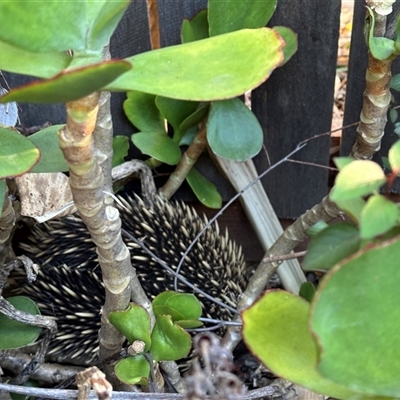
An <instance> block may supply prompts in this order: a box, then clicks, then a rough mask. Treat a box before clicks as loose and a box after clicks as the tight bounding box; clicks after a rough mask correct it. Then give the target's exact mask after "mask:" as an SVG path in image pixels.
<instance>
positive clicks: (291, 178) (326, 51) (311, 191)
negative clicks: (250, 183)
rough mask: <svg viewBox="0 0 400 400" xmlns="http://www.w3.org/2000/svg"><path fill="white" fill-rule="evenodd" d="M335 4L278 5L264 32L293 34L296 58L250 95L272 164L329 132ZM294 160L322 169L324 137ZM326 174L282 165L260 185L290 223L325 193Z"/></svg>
mask: <svg viewBox="0 0 400 400" xmlns="http://www.w3.org/2000/svg"><path fill="white" fill-rule="evenodd" d="M339 23H340V0H330V1H318V2H316V1H314V0H298V1H296V2H293V1H290V2H285V1H280V2H279V1H278V7H277V10H276V13H275V14H274V16H273V19H272V21H271V23H270V24H269V25H270V26H274V25H283V26H287V27H289V28H291V29H292V30H293V31H294V32H296V33H297V34H298V44H299V49H298V52H297V53H296V54H295V55H294V57H293V58H292V59H291V60H290V61H289V62H288V63H287V64H286V65H284V66H283V67H282V68H279V69H277V70H276V71H274V72H273V74H272V75H271V77H270V78H269V79H268V81H267V82H265V83H264V84H263V85H261V87H259V88H258V89H256V90H254V91H253V94H252V107H253V111H254V113H255V114H256V115H257V117H258V119H259V121H260V123H261V125H262V127H263V129H264V137H265V139H264V143H265V146H266V148H267V150H268V154H269V157H270V159H271V162H272V163H275V162H277V161H279V160H280V159H282V158H283V157H284V156H285V155H286V154H287V153H289V152H290V151H291V150H293V149H294V148H295V147H296V146H297V144H298V143H300V142H301V141H302V140H304V139H306V138H309V137H311V136H313V135H316V134H320V133H323V132H327V131H329V130H330V127H331V119H332V107H333V92H334V79H335V71H336V58H337V44H338V37H339ZM294 158H296V159H298V160H304V161H306V162H311V163H316V164H322V165H327V164H328V162H329V137H328V136H326V137H323V138H320V139H317V140H314V141H311V142H309V144H308V145H307V146H306V148H305V149H302V150H301V151H300V152H299V153H297V155H296V157H294ZM255 163H256V166H257V168H258V171H259V172H262V171H264V170H265V169H266V168H268V161H267V159H266V157H265V155H264V154H263V153H261V154H260V155H258V156H257V158H256V160H255ZM327 177H328V172H327V170H326V169H322V168H317V167H313V166H306V165H301V164H293V163H285V164H283V165H281V166H279V167H278V168H277V169H276V170H274V171H272V172H271V173H269V174H268V175H267V176H266V177H265V178H264V180H263V184H264V187H265V189H266V192H267V194H268V196H269V198H270V200H271V203H272V205H273V206H274V208H275V210H276V213H277V214H278V216H279V217H283V218H286V217H290V218H295V217H298V216H299V215H301V214H302V213H304V212H305V211H306V210H307V209H308V208H310V207H312V206H313V205H315V204H317V203H318V202H319V201H320V200H321V199H322V197H323V196H325V195H326V193H327Z"/></svg>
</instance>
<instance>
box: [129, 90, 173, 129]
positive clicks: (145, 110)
mask: <svg viewBox="0 0 400 400" xmlns="http://www.w3.org/2000/svg"><path fill="white" fill-rule="evenodd" d="M123 107H124V111H125V114H126V116H127V117H128V119H129V121H131V122H132V124H133V125H134V126H135V127H136V128H137V129H138V130H140V131H143V132H145V131H154V132H158V131H160V132H164V131H165V127H164V118H163V116H162V114H161V113H160V111H159V109H158V108H157V106H156V96H155V95H154V94H147V93H143V92H137V91H131V92H128V96H127V99H126V100H125V101H124V106H123Z"/></svg>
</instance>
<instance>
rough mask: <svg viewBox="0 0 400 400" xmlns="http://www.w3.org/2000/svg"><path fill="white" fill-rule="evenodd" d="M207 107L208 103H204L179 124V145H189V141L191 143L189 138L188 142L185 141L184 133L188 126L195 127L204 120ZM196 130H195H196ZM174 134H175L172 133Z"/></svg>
mask: <svg viewBox="0 0 400 400" xmlns="http://www.w3.org/2000/svg"><path fill="white" fill-rule="evenodd" d="M208 109H209V105H208V104H206V105H205V106H202V107H200V108H198V109H197V110H196V111H195V112H194V113H193V114H191V115H189V116H188V117H187V118H186V119H185V120H184V121H183V122H182V124H181V126H180V127H179V132H180V135H182V138H181V140H180V141H179V145H180V146H182V145H185V144H186V145H189V144H190V143H192V140H193V139H192V140H190V141H189V142H187V141H186V138H184V135H185V134H186V133H187V131H188V130H189V129H190V128H193V127H197V125H198V124H199V123H200V122H201V121H203V120H204V118H205V117H206V116H207V114H208ZM196 131H197V130H196ZM174 136H175V135H174Z"/></svg>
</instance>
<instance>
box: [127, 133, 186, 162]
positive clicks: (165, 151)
mask: <svg viewBox="0 0 400 400" xmlns="http://www.w3.org/2000/svg"><path fill="white" fill-rule="evenodd" d="M132 142H133V143H134V145H135V146H136V147H137V148H138V149H139V150H140V151H141V152H142V153H143V154H147V155H149V156H151V157H154V158H155V159H156V160H159V161H162V162H164V163H166V164H168V165H176V164H178V162H179V161H180V159H181V149H180V148H179V146H178V144H177V143H175V142H174V141H173V140H172V139H171V138H170V137H169V136H168V135H167V134H166V133H165V132H139V133H134V134H133V135H132Z"/></svg>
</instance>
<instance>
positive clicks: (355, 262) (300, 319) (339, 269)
mask: <svg viewBox="0 0 400 400" xmlns="http://www.w3.org/2000/svg"><path fill="white" fill-rule="evenodd" d="M388 160H389V163H390V166H391V172H390V173H389V174H388V175H387V176H386V175H385V173H384V171H383V169H382V168H381V166H380V165H379V164H377V163H375V162H374V161H370V160H354V159H351V158H338V159H336V160H335V162H336V165H337V166H338V168H339V174H338V176H337V178H336V181H335V185H334V187H333V190H332V191H331V194H330V197H331V199H332V200H333V201H334V202H335V203H336V204H337V205H338V206H339V207H340V208H341V209H342V211H343V213H344V214H345V215H346V216H347V221H345V222H339V223H336V224H333V225H332V226H329V227H326V226H322V228H321V227H320V228H319V229H317V230H319V232H318V233H315V232H314V236H313V238H312V241H311V243H310V246H309V250H308V253H307V256H306V258H305V260H304V264H303V268H304V269H306V270H324V271H326V274H325V276H324V278H323V279H322V281H321V283H320V284H319V286H318V288H317V290H316V292H315V295H314V297H313V296H312V295H311V296H310V297H309V298H310V299H312V300H311V302H309V301H308V300H306V299H304V298H302V297H300V296H296V295H294V294H291V293H287V292H285V291H280V290H277V291H268V292H267V293H266V294H265V295H264V296H263V297H262V298H260V299H259V300H258V301H257V302H256V303H255V304H254V305H253V306H252V307H251V308H249V309H248V310H246V311H244V312H243V324H244V325H243V336H244V339H245V341H246V342H247V344H248V346H249V347H250V349H251V350H252V351H253V352H254V354H256V355H257V356H258V357H259V358H260V359H261V360H262V361H263V362H264V363H265V364H266V365H267V367H268V368H269V369H270V370H271V371H273V372H274V373H276V374H277V375H279V376H282V377H284V378H285V379H287V380H289V381H292V382H295V383H297V384H299V385H301V386H304V387H306V388H308V389H310V390H312V391H315V392H318V393H322V394H324V395H327V396H331V397H334V398H338V399H355V398H399V397H400V395H399V389H400V384H399V380H398V375H399V373H400V361H399V360H400V350H399V349H400V341H399V335H398V332H399V330H400V307H399V306H398V305H399V302H400V292H399V290H398V282H399V281H400V270H399V268H398V260H399V257H400V208H399V205H398V204H395V203H393V202H392V201H391V200H389V199H388V198H386V197H385V196H384V195H383V194H381V190H382V189H384V188H385V185H386V187H387V185H389V186H390V185H391V183H392V182H393V179H394V178H395V177H396V176H398V175H399V172H400V141H398V142H396V143H395V144H394V145H393V146H392V147H391V149H390V151H389V156H388Z"/></svg>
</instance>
